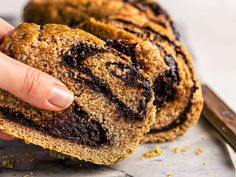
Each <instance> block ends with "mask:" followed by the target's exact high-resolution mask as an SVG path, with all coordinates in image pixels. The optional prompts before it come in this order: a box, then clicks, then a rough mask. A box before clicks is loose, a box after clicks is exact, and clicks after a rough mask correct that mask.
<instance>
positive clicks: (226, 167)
mask: <svg viewBox="0 0 236 177" xmlns="http://www.w3.org/2000/svg"><path fill="white" fill-rule="evenodd" d="M156 145H159V146H160V147H161V148H162V149H163V150H164V151H165V153H164V154H163V155H161V156H159V157H153V158H150V159H144V160H142V159H141V158H142V155H143V154H144V153H145V152H148V151H152V150H154V149H155V146H156ZM179 146H181V147H185V146H189V149H187V151H186V152H185V153H175V152H174V151H173V150H172V149H173V148H174V147H179ZM200 148H202V149H203V150H204V152H203V153H202V154H201V155H196V154H195V153H196V151H197V150H198V149H200ZM29 152H30V153H31V152H33V153H34V154H35V157H34V158H32V156H30V157H29V155H27V154H28V153H29ZM11 155H14V157H15V158H16V159H21V160H23V159H24V161H22V162H20V164H19V165H16V166H15V167H14V169H10V170H9V169H5V168H1V172H0V177H12V176H13V175H15V176H16V177H22V176H24V175H29V176H39V177H48V176H50V177H80V176H81V177H159V176H160V177H162V176H163V177H166V176H167V175H168V174H173V177H233V176H234V168H233V165H232V163H231V161H230V158H229V156H228V153H227V150H226V149H225V146H224V144H223V143H222V142H221V140H220V139H219V138H218V137H217V135H215V133H214V132H213V131H212V128H211V127H210V126H208V125H207V124H206V123H205V121H201V122H200V123H199V124H198V125H197V126H196V127H194V128H193V129H192V130H191V131H190V132H189V133H188V134H187V135H186V136H184V137H181V138H179V139H178V140H177V141H174V142H171V143H163V144H155V143H154V144H145V145H141V146H140V147H139V148H138V149H137V150H136V152H135V153H134V154H133V155H132V156H131V157H130V158H128V159H126V160H124V161H122V162H120V163H119V164H116V165H113V166H97V165H93V164H89V163H85V162H81V161H78V160H70V159H65V160H61V159H57V158H52V157H50V156H49V152H48V151H47V150H43V149H41V148H39V147H36V146H33V145H26V144H24V143H23V142H22V141H16V142H5V141H1V142H0V157H1V160H0V161H2V158H3V157H4V156H11ZM32 159H34V161H32ZM1 166H2V165H1ZM31 173H32V174H33V175H30V174H31Z"/></svg>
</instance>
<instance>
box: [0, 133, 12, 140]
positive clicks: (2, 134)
mask: <svg viewBox="0 0 236 177" xmlns="http://www.w3.org/2000/svg"><path fill="white" fill-rule="evenodd" d="M0 139H3V140H7V141H12V140H16V138H15V137H13V136H10V135H8V134H6V133H3V132H0Z"/></svg>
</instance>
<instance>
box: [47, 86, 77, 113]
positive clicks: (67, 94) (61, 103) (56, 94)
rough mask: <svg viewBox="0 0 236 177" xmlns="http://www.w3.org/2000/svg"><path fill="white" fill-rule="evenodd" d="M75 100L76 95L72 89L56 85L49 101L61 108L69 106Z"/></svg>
mask: <svg viewBox="0 0 236 177" xmlns="http://www.w3.org/2000/svg"><path fill="white" fill-rule="evenodd" d="M73 100H74V95H73V93H72V92H71V91H69V90H68V89H66V88H64V87H60V86H55V87H54V88H53V89H52V94H51V97H50V98H49V99H48V101H49V102H50V103H51V104H53V105H54V106H57V107H59V108H67V107H68V106H70V105H71V103H72V102H73Z"/></svg>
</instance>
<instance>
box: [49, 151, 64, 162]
mask: <svg viewBox="0 0 236 177" xmlns="http://www.w3.org/2000/svg"><path fill="white" fill-rule="evenodd" d="M49 155H50V157H52V158H58V159H62V160H64V159H65V158H66V157H65V155H63V154H61V153H59V152H55V151H49Z"/></svg>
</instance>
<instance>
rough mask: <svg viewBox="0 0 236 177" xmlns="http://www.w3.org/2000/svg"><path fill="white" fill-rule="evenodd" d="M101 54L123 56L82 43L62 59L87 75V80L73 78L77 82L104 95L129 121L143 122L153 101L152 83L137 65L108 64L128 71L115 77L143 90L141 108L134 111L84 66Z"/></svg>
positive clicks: (79, 77) (104, 82)
mask: <svg viewBox="0 0 236 177" xmlns="http://www.w3.org/2000/svg"><path fill="white" fill-rule="evenodd" d="M84 53H86V54H84ZM99 53H112V54H114V55H116V56H122V54H120V53H118V52H116V51H114V50H112V49H111V48H97V47H95V46H91V45H89V44H86V43H80V44H78V45H75V46H72V47H71V49H70V50H69V51H68V52H67V53H66V54H64V55H63V56H62V58H63V61H64V63H65V65H66V66H67V67H70V68H71V69H75V70H77V71H79V72H81V73H83V74H86V76H87V77H86V78H85V77H82V76H80V75H76V77H73V78H77V79H76V80H77V81H78V82H80V83H84V84H86V85H87V86H88V87H90V88H91V89H92V90H94V91H96V92H99V93H102V94H103V95H104V96H105V97H106V98H107V99H108V100H109V101H111V102H112V103H114V104H115V105H116V107H117V111H118V112H119V113H120V114H121V116H122V117H123V118H124V119H126V120H128V121H142V120H143V119H144V117H145V114H146V112H147V104H148V102H149V101H150V100H151V95H152V89H151V86H150V85H151V84H150V82H149V81H148V80H147V79H145V78H144V77H143V76H142V75H141V74H140V71H139V68H138V67H137V65H132V64H129V65H128V64H126V65H124V64H123V63H117V62H115V63H111V62H108V63H107V64H106V65H107V67H109V66H110V65H114V66H116V68H117V69H121V70H122V71H123V70H124V69H126V70H128V72H126V73H125V75H123V74H122V75H121V76H117V75H115V76H116V77H117V78H119V79H121V80H122V81H124V82H125V84H126V86H129V87H131V86H132V87H138V88H141V89H142V91H143V98H140V104H139V105H140V106H139V107H138V111H137V112H136V111H133V110H132V109H131V108H129V107H128V106H127V105H126V104H125V103H124V102H123V101H121V100H120V99H119V98H117V96H115V95H114V93H113V91H112V89H111V88H110V86H109V84H107V83H106V81H104V80H103V79H102V78H99V77H98V76H95V75H94V74H93V72H92V70H91V69H90V68H89V67H87V66H85V65H83V63H82V62H83V61H84V60H86V59H88V58H89V57H91V56H94V55H96V54H99ZM114 73H115V72H114V71H111V74H113V75H114Z"/></svg>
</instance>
